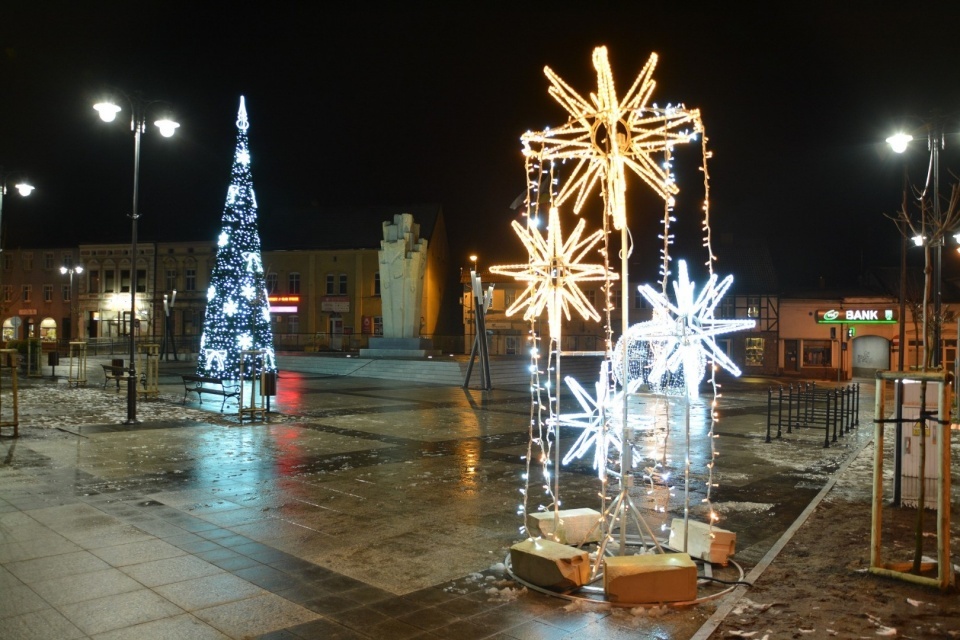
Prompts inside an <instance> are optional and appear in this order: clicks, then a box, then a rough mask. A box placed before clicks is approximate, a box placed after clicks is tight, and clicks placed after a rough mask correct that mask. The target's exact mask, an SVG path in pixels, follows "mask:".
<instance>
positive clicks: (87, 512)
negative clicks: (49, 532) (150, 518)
mask: <svg viewBox="0 0 960 640" xmlns="http://www.w3.org/2000/svg"><path fill="white" fill-rule="evenodd" d="M29 515H30V517H31V518H33V519H34V520H36V521H37V522H41V523H43V524H45V525H47V526H48V527H50V528H51V529H54V530H55V531H59V530H61V529H76V528H78V527H93V526H98V525H109V524H116V523H117V521H116V519H114V518H113V517H111V516H108V515H106V514H105V513H104V512H103V511H101V510H100V509H98V508H97V507H94V506H91V505H89V504H85V503H83V502H77V503H75V504H68V505H62V506H54V507H46V508H43V509H34V510H32V511H30V514H29Z"/></svg>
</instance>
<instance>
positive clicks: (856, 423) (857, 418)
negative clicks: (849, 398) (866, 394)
mask: <svg viewBox="0 0 960 640" xmlns="http://www.w3.org/2000/svg"><path fill="white" fill-rule="evenodd" d="M856 388H857V391H856V396H855V398H856V409H855V410H854V414H853V426H855V427H859V426H860V383H859V382H858V383H857V386H856Z"/></svg>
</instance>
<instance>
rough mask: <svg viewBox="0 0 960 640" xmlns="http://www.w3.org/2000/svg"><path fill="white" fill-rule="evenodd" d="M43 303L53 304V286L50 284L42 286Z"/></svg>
mask: <svg viewBox="0 0 960 640" xmlns="http://www.w3.org/2000/svg"><path fill="white" fill-rule="evenodd" d="M43 301H44V302H53V285H52V284H45V285H43Z"/></svg>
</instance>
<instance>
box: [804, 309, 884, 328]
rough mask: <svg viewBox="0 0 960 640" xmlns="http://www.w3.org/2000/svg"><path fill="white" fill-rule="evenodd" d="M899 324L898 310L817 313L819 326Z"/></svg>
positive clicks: (819, 311) (838, 310)
mask: <svg viewBox="0 0 960 640" xmlns="http://www.w3.org/2000/svg"><path fill="white" fill-rule="evenodd" d="M841 323H842V324H851V323H855V324H897V310H896V309H885V308H873V309H827V310H818V311H817V324H841Z"/></svg>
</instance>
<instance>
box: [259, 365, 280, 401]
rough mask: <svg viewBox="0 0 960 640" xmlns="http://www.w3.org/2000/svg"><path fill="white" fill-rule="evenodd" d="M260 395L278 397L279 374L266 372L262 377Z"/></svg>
mask: <svg viewBox="0 0 960 640" xmlns="http://www.w3.org/2000/svg"><path fill="white" fill-rule="evenodd" d="M260 395H262V396H275V395H277V372H276V371H264V372H263V373H262V374H261V376H260Z"/></svg>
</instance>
